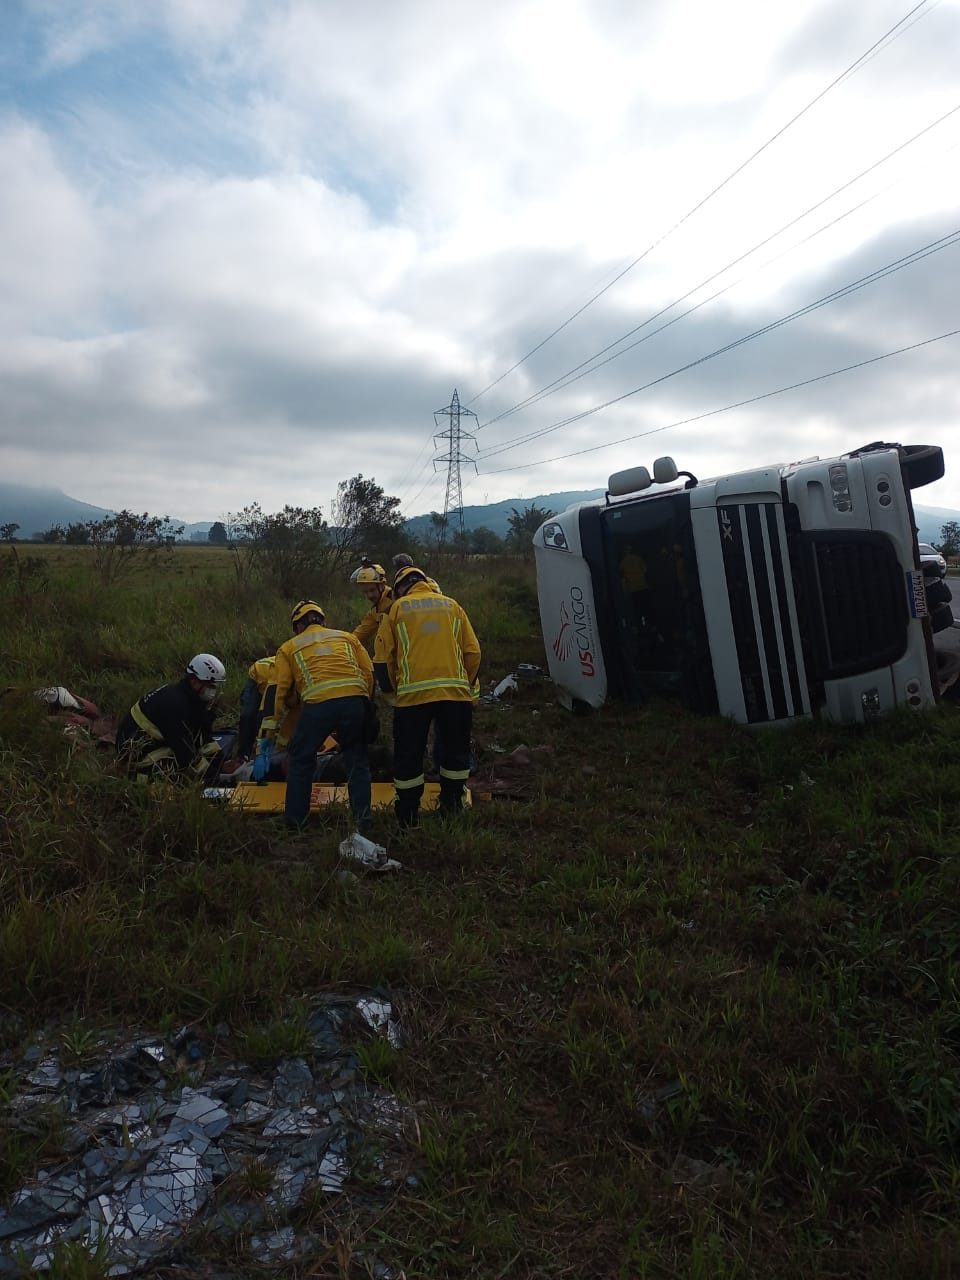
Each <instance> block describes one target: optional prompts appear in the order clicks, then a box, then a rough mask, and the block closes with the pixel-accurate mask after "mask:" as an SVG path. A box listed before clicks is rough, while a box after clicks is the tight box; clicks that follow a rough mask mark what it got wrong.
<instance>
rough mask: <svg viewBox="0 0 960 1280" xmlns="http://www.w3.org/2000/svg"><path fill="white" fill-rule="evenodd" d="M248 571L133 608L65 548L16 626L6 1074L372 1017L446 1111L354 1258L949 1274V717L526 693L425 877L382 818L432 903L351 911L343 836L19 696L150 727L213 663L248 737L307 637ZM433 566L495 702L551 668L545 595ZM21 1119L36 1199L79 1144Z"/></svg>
mask: <svg viewBox="0 0 960 1280" xmlns="http://www.w3.org/2000/svg"><path fill="white" fill-rule="evenodd" d="M228 554H229V553H224V552H210V551H207V550H206V549H204V550H203V551H202V552H201V553H192V554H191V553H190V552H189V551H185V553H184V559H183V562H182V563H181V564H180V565H179V566H178V567H176V568H175V569H174V570H173V571H171V572H170V573H168V574H167V575H166V576H165V577H163V578H161V579H160V580H157V581H149V582H148V581H138V580H131V581H129V582H128V583H127V584H125V585H123V584H122V585H121V586H119V587H115V588H114V589H112V590H107V591H104V590H101V589H98V587H97V585H96V584H95V583H94V581H93V580H92V575H90V574H89V573H88V572H87V570H86V567H85V566H84V565H83V564H82V563H81V562H80V559H79V558H75V559H73V560H71V559H70V557H69V550H68V549H62V550H60V553H59V557H60V558H58V559H57V560H55V561H54V560H52V561H51V563H50V566H49V578H50V585H49V588H48V590H47V591H45V592H44V593H42V594H37V595H36V596H34V597H32V598H31V599H29V600H27V601H26V602H25V604H24V607H23V608H22V609H16V608H8V609H7V610H6V611H5V612H4V613H2V614H0V644H2V647H3V653H4V655H5V659H6V667H7V671H8V679H9V682H10V683H12V684H15V685H16V686H17V692H14V693H11V694H8V695H6V696H4V697H2V698H0V737H2V747H0V794H2V796H3V806H2V812H0V1011H2V1012H0V1048H2V1052H3V1053H4V1054H5V1057H4V1058H3V1059H2V1060H0V1068H16V1066H17V1063H18V1062H19V1060H20V1055H21V1053H22V1051H23V1049H24V1047H25V1045H26V1044H27V1042H28V1041H31V1040H32V1039H33V1038H35V1037H36V1036H38V1035H39V1036H41V1037H45V1038H46V1040H47V1041H48V1042H50V1043H59V1044H60V1045H61V1046H64V1045H67V1046H72V1050H73V1052H75V1053H76V1054H80V1055H82V1054H84V1053H85V1052H88V1051H89V1050H90V1046H91V1045H92V1044H94V1043H95V1042H96V1041H97V1039H98V1037H99V1036H100V1033H101V1032H102V1033H103V1034H104V1035H105V1036H109V1035H110V1034H120V1033H121V1032H123V1031H129V1030H131V1029H134V1028H140V1027H158V1026H160V1027H171V1026H174V1025H181V1024H182V1023H184V1022H196V1023H198V1024H199V1025H203V1026H208V1027H213V1026H215V1025H217V1024H219V1023H223V1022H225V1023H227V1024H228V1026H229V1027H230V1030H231V1038H230V1045H229V1047H230V1051H232V1052H236V1053H237V1054H239V1055H241V1056H243V1055H244V1054H247V1055H248V1056H249V1058H250V1059H251V1060H255V1061H258V1062H259V1061H264V1062H266V1061H269V1060H270V1059H271V1057H272V1056H275V1057H280V1056H283V1054H284V1053H288V1052H298V1051H300V1050H301V1049H302V1048H303V1038H302V1026H301V1024H300V1023H299V1022H298V1016H299V1011H300V1010H302V1005H303V1000H304V998H305V997H307V998H308V997H309V996H310V995H311V994H313V993H315V992H317V991H319V990H327V989H331V988H339V989H361V988H364V987H367V986H370V985H374V984H382V985H385V986H387V987H389V988H390V989H391V991H392V993H393V995H394V998H395V999H396V1001H397V1003H398V1006H399V1010H400V1015H401V1019H402V1022H403V1025H404V1028H405V1031H406V1035H407V1039H406V1043H405V1045H404V1047H403V1048H401V1049H400V1050H397V1051H395V1050H388V1049H383V1048H381V1047H376V1046H374V1047H371V1046H370V1045H367V1046H365V1047H364V1050H363V1053H364V1055H365V1057H364V1063H365V1068H366V1069H367V1070H368V1071H369V1073H370V1074H371V1076H372V1077H373V1078H376V1079H383V1080H387V1081H389V1087H390V1088H391V1089H392V1090H394V1091H396V1092H397V1093H399V1094H401V1095H402V1096H404V1097H405V1098H406V1099H408V1100H409V1101H411V1102H414V1103H416V1105H417V1107H418V1114H419V1115H420V1117H421V1130H420V1140H419V1141H420V1166H419V1169H418V1182H417V1186H416V1187H413V1186H411V1187H410V1188H409V1189H408V1190H407V1191H406V1192H404V1193H403V1194H402V1195H400V1196H399V1197H398V1198H397V1199H396V1200H395V1201H393V1202H392V1203H391V1204H390V1206H389V1207H388V1208H386V1209H382V1208H381V1209H379V1210H376V1211H375V1210H373V1209H372V1208H371V1209H370V1211H369V1212H368V1213H364V1212H363V1211H359V1213H358V1214H355V1215H354V1216H353V1217H351V1220H350V1225H349V1232H350V1242H351V1247H352V1250H353V1254H352V1256H354V1257H360V1256H361V1255H362V1254H363V1253H364V1251H367V1252H368V1253H377V1254H378V1256H381V1257H384V1258H388V1259H389V1260H390V1262H391V1264H392V1265H393V1266H395V1267H396V1268H398V1269H399V1268H403V1269H404V1270H405V1272H406V1274H407V1275H408V1276H431V1277H432V1276H450V1277H457V1276H463V1277H467V1276H470V1277H478V1278H479V1277H484V1278H489V1277H493V1276H498V1275H502V1276H529V1277H533V1276H537V1277H554V1276H555V1277H558V1278H559V1277H561V1276H569V1275H578V1276H598V1277H599V1276H603V1277H623V1278H624V1280H632V1277H639V1276H655V1277H673V1276H680V1277H704V1278H707V1277H709V1278H710V1280H713V1278H714V1277H734V1276H737V1277H741V1276H743V1277H752V1276H764V1277H767V1276H769V1277H786V1276H823V1277H828V1276H829V1277H834V1276H835V1277H841V1276H843V1277H847V1276H863V1277H867V1276H871V1277H872V1276H875V1275H877V1274H881V1273H882V1274H886V1275H889V1276H908V1275H909V1276H912V1277H918V1276H943V1277H947V1276H949V1275H952V1274H956V1267H957V1266H958V1265H960V1263H958V1248H960V1234H958V1227H957V1223H958V1221H960V1212H958V1211H960V1085H958V1081H960V1072H958V1067H960V1062H958V1056H960V1004H958V989H957V983H958V976H960V918H958V914H957V910H956V904H957V901H958V891H960V883H958V878H960V857H958V855H960V834H958V813H960V772H958V770H957V768H956V761H957V758H958V749H960V721H958V719H957V713H956V710H955V709H954V708H952V707H949V706H945V707H944V708H942V709H941V710H940V711H939V712H938V713H937V714H933V715H926V716H919V717H918V716H902V717H894V718H891V719H889V720H887V721H885V722H883V723H882V724H880V725H878V726H876V727H875V728H873V729H871V730H869V731H858V730H852V729H831V728H829V727H825V726H822V725H818V724H811V725H808V726H801V727H800V728H798V729H797V730H795V731H792V732H789V733H785V734H775V735H774V734H768V735H752V734H748V733H746V732H744V731H741V730H739V729H735V728H733V727H731V726H730V725H728V724H726V723H723V722H720V721H711V720H704V719H699V720H698V719H694V718H692V717H690V716H688V715H687V714H686V713H684V712H683V711H682V710H680V709H678V708H676V707H673V706H670V705H666V704H664V705H656V706H654V705H651V706H648V707H644V708H623V707H619V708H618V707H613V706H611V707H608V708H605V709H604V710H603V712H601V713H599V714H597V715H596V716H593V717H590V718H586V719H579V718H578V719H576V720H574V719H571V718H569V717H568V716H567V715H566V714H565V713H563V712H562V711H561V710H560V709H559V708H558V707H557V706H555V705H554V704H553V702H552V701H551V700H550V698H549V691H548V689H547V688H546V686H544V687H542V688H541V687H538V686H530V687H524V688H522V689H521V690H520V691H519V693H518V694H516V695H515V696H514V698H513V700H512V701H504V702H503V703H501V704H494V705H487V706H484V705H482V706H481V707H480V708H479V709H478V713H477V718H476V737H477V742H478V747H479V750H480V756H481V764H487V763H489V762H490V761H492V760H493V759H494V757H495V756H496V755H497V754H498V751H497V750H496V749H495V746H494V744H496V746H497V747H498V748H499V747H503V748H505V749H507V750H509V749H511V748H512V747H514V746H516V745H518V744H519V743H521V742H525V743H527V744H528V745H530V746H538V745H549V746H551V747H552V748H553V751H552V752H545V753H540V754H539V755H536V756H535V760H537V761H539V762H540V763H539V764H535V765H534V766H533V767H532V772H533V774H534V778H533V783H532V785H530V786H529V787H528V788H527V789H526V794H525V798H524V799H522V800H493V801H487V802H481V801H478V802H477V804H476V806H475V808H474V810H473V812H472V813H471V814H470V815H469V816H468V817H466V818H465V820H464V821H463V822H462V823H459V824H454V825H452V826H451V825H444V824H441V823H440V822H436V823H432V822H429V821H426V822H425V824H424V827H423V830H422V832H420V833H419V835H418V837H417V839H416V840H414V841H406V842H404V843H403V844H402V845H399V844H398V845H396V846H394V844H393V838H394V832H393V829H392V827H391V825H390V823H389V821H388V820H386V819H383V820H381V825H380V828H379V831H378V835H379V837H380V838H381V839H383V840H384V841H385V842H386V843H388V844H389V845H390V846H391V852H392V853H393V854H394V855H395V856H397V857H399V858H400V859H401V860H402V861H403V862H404V864H405V869H404V872H403V873H401V874H400V875H398V876H396V877H394V878H386V877H385V878H381V879H370V880H365V881H362V882H360V883H359V884H358V883H356V882H352V883H351V882H346V883H344V882H343V881H342V880H341V878H340V877H339V876H338V864H337V852H336V850H337V845H338V843H339V841H340V839H341V838H342V837H343V835H344V834H345V832H346V825H345V824H346V822H347V818H346V816H345V814H343V813H340V812H338V813H335V814H332V815H329V816H327V817H325V818H324V819H322V820H319V819H318V820H317V821H315V822H314V823H313V824H312V825H311V827H310V828H309V829H308V831H307V833H305V834H304V835H300V836H297V837H295V838H290V837H288V836H287V835H286V834H285V833H284V832H283V831H282V830H281V829H279V828H278V826H277V825H276V824H275V823H273V822H272V821H271V820H270V819H257V818H255V817H247V816H244V815H241V814H238V813H236V812H235V811H233V810H231V809H229V808H221V807H218V806H214V805H209V804H206V803H204V802H203V801H202V800H201V799H200V798H199V797H198V795H197V794H196V793H195V792H191V791H189V790H187V791H184V790H178V789H168V788H162V787H161V788H142V787H137V786H133V785H131V784H129V783H127V782H126V781H125V780H123V779H121V778H120V777H118V776H116V775H115V774H114V772H113V771H112V769H111V759H110V755H109V753H103V754H101V753H99V752H97V751H95V750H94V749H92V748H84V747H82V746H81V745H79V744H78V741H77V740H76V739H70V738H67V737H65V736H64V735H63V734H62V732H61V729H60V725H59V724H58V723H56V722H50V721H48V720H47V719H46V717H45V716H44V715H43V714H42V711H41V709H40V708H39V706H38V704H37V702H36V701H35V699H33V698H32V696H31V694H30V692H29V691H30V690H31V689H32V688H33V687H35V686H38V685H46V684H53V683H60V684H65V685H67V686H68V687H71V688H73V689H74V691H75V692H77V693H80V694H84V695H85V696H88V697H91V698H93V699H94V700H96V701H98V702H100V703H101V704H102V705H103V706H104V708H105V709H108V710H113V711H117V712H120V711H122V710H124V709H125V707H126V706H127V705H129V702H130V701H132V699H133V697H134V696H136V695H137V694H138V693H140V692H142V691H143V690H144V689H146V688H148V687H150V686H152V685H154V684H157V683H160V682H162V681H163V680H166V679H170V678H173V677H174V676H175V675H176V674H177V672H178V671H179V669H180V667H181V665H182V663H183V662H184V661H186V659H187V658H188V657H189V656H190V655H191V654H192V653H193V652H194V651H195V650H198V649H210V650H212V651H213V652H215V653H218V654H221V655H222V656H223V657H224V660H225V661H226V663H227V665H228V670H229V673H230V678H229V685H228V697H227V707H226V708H225V712H226V713H227V714H229V713H230V712H232V711H233V710H235V708H234V707H233V706H231V699H235V696H236V694H237V692H238V691H239V688H240V685H241V684H242V680H243V678H244V673H245V668H246V665H247V664H248V663H249V662H250V661H251V660H252V659H253V658H255V657H258V656H260V653H261V652H262V651H263V650H264V649H265V648H268V647H270V646H272V645H273V644H275V643H277V642H279V641H280V640H282V639H283V638H285V636H286V635H287V629H286V625H285V619H286V614H287V610H288V607H289V602H287V601H284V600H281V599H279V598H276V597H274V596H272V595H271V594H270V593H269V592H261V593H258V594H251V593H244V594H238V591H237V588H236V585H235V583H234V582H233V580H232V578H231V574H230V572H229V561H228V560H225V561H223V562H222V563H220V562H219V557H224V556H227V555H228ZM430 567H431V569H432V570H433V572H434V573H435V575H436V576H437V577H438V578H439V580H440V582H441V585H442V586H443V587H444V588H445V589H447V590H449V591H450V592H451V593H452V594H454V595H455V596H457V598H458V599H460V600H461V602H462V603H463V604H464V606H465V607H466V608H467V610H468V612H469V613H470V615H471V617H472V619H473V621H474V623H475V625H476V628H477V631H478V633H479V635H480V639H481V643H482V644H483V646H484V653H485V657H484V669H483V678H484V681H485V682H487V681H490V680H492V679H496V678H499V677H500V676H501V675H503V674H504V673H505V672H506V671H509V670H510V669H511V668H512V666H513V665H514V664H515V663H516V662H518V661H532V662H542V661H543V649H542V643H541V641H540V639H539V633H538V628H537V625H536V618H535V613H534V604H535V593H534V585H533V576H532V570H531V568H530V566H529V565H524V564H522V563H517V562H496V563H493V564H491V563H489V562H485V561H481V562H475V563H467V564H464V565H461V564H458V563H456V562H449V563H448V562H440V563H439V564H434V565H432V566H430ZM323 603H324V605H325V607H326V608H327V610H328V616H329V618H330V620H331V621H333V622H335V623H342V624H344V625H350V624H352V623H353V622H354V621H355V620H356V619H357V618H358V617H359V616H360V614H361V612H362V610H363V607H364V606H363V602H362V600H360V599H359V594H358V593H354V592H353V591H351V589H350V588H349V587H348V586H346V585H345V586H344V587H343V589H342V590H341V591H338V592H335V593H334V594H333V595H332V596H331V598H330V599H329V600H325V601H324V602H323ZM5 1081H6V1084H5V1083H4V1082H5ZM13 1087H14V1081H13V1077H12V1076H10V1077H4V1076H3V1075H0V1098H2V1096H3V1093H2V1091H3V1089H7V1091H8V1092H9V1091H10V1090H11V1089H12V1088H13ZM3 1115H4V1121H5V1123H4V1128H3V1130H2V1132H0V1179H2V1187H3V1190H4V1191H6V1192H10V1191H12V1190H14V1189H15V1188H16V1187H17V1186H19V1185H21V1183H22V1181H23V1179H24V1178H25V1177H26V1176H28V1175H29V1174H30V1173H31V1172H32V1171H33V1170H35V1169H37V1168H39V1167H49V1165H50V1163H51V1162H52V1161H54V1160H55V1159H56V1153H57V1150H58V1146H57V1144H58V1141H59V1137H60V1134H59V1129H58V1124H57V1122H56V1117H52V1118H51V1121H50V1123H49V1125H48V1126H47V1128H46V1129H45V1130H44V1132H43V1133H34V1134H32V1135H24V1133H23V1132H21V1131H20V1130H19V1129H18V1128H17V1127H16V1126H15V1125H14V1124H13V1122H12V1118H11V1114H10V1113H9V1112H4V1113H3ZM311 1214H313V1217H311ZM304 1215H305V1216H304V1219H303V1221H302V1222H298V1225H302V1226H310V1225H311V1224H313V1225H314V1226H316V1225H317V1224H318V1223H320V1222H321V1221H324V1222H329V1221H330V1207H329V1205H326V1204H322V1203H320V1204H317V1205H316V1206H314V1208H313V1209H308V1210H304ZM343 1229H344V1230H346V1228H343ZM206 1247H207V1246H205V1245H203V1244H202V1242H201V1244H200V1245H198V1248H200V1250H201V1253H202V1252H203V1249H204V1248H206ZM218 1248H221V1249H222V1246H217V1245H216V1243H215V1242H211V1243H210V1244H209V1250H210V1252H209V1257H208V1261H209V1262H210V1265H211V1266H212V1267H214V1269H216V1266H217V1264H218V1259H219V1260H220V1261H222V1259H220V1255H218V1253H217V1249H218ZM231 1249H232V1252H231V1261H230V1266H231V1268H232V1269H233V1270H234V1271H235V1272H237V1273H238V1274H244V1273H245V1272H247V1271H249V1272H250V1274H254V1273H255V1271H256V1268H255V1266H254V1264H253V1262H252V1261H251V1260H250V1258H249V1256H248V1255H246V1254H245V1253H244V1244H243V1241H242V1239H241V1240H239V1241H238V1242H235V1244H234V1245H233V1246H231ZM347 1252H349V1251H347ZM345 1256H346V1253H344V1257H345ZM351 1265H353V1264H349V1263H348V1262H343V1263H342V1265H341V1269H340V1270H336V1269H329V1270H328V1271H326V1272H320V1271H318V1274H321V1273H322V1274H330V1275H348V1274H350V1275H360V1274H363V1272H362V1270H360V1269H358V1268H359V1267H360V1263H359V1262H357V1263H356V1265H355V1266H354V1269H353V1270H351V1269H350V1267H351ZM330 1266H331V1267H333V1264H332V1263H331V1264H330Z"/></svg>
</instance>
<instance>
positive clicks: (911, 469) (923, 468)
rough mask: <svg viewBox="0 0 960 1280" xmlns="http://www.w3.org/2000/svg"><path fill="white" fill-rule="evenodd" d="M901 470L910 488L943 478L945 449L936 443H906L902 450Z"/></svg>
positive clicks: (919, 486)
mask: <svg viewBox="0 0 960 1280" xmlns="http://www.w3.org/2000/svg"><path fill="white" fill-rule="evenodd" d="M900 470H901V471H902V472H903V479H904V483H905V484H906V486H907V488H908V489H920V488H921V487H922V486H923V485H925V484H933V482H934V480H942V479H943V450H942V449H941V448H940V447H939V445H935V444H905V445H904V446H903V447H902V448H901V450H900Z"/></svg>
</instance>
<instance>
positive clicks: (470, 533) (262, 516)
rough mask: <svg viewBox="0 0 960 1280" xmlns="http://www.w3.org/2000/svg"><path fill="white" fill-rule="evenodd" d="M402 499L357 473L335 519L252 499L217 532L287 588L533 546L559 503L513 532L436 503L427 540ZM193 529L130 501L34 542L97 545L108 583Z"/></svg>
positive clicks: (7, 529)
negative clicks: (359, 571) (397, 563)
mask: <svg viewBox="0 0 960 1280" xmlns="http://www.w3.org/2000/svg"><path fill="white" fill-rule="evenodd" d="M400 505H401V500H400V498H396V497H391V496H390V495H388V494H387V493H385V492H384V490H383V488H382V487H381V486H380V485H378V484H377V483H376V481H375V480H373V479H368V478H366V477H365V476H363V475H362V474H361V475H356V476H353V477H352V479H350V480H343V481H341V482H340V484H339V485H338V486H337V492H336V496H335V497H334V499H333V502H332V503H331V506H330V516H329V519H328V518H327V517H326V516H325V515H324V513H323V511H322V509H321V508H320V507H295V506H290V505H287V506H285V507H284V508H283V510H282V511H277V512H266V511H264V510H263V508H262V507H261V505H260V503H259V502H253V503H250V504H248V505H247V506H246V507H244V508H243V509H242V510H240V511H238V512H235V513H232V514H231V515H229V516H228V517H227V519H226V520H218V521H215V522H214V524H213V525H211V527H210V530H209V533H208V535H207V540H208V542H209V543H211V544H213V545H218V546H223V547H226V548H228V549H229V550H230V551H231V553H232V554H233V556H234V571H235V574H236V578H237V582H238V584H241V585H245V584H247V583H249V582H250V581H252V580H253V579H254V578H263V579H268V578H269V579H270V580H271V581H272V582H273V583H274V584H275V585H276V587H277V588H278V590H279V591H281V592H282V593H284V594H289V593H290V592H296V591H300V592H303V591H310V590H322V589H323V588H324V587H325V586H326V585H327V584H328V583H329V582H331V581H333V580H334V579H335V578H336V577H337V576H338V575H343V574H346V573H347V572H348V571H349V570H348V569H347V565H348V564H349V565H350V566H351V567H352V566H353V565H354V563H355V562H356V561H357V560H358V559H359V558H360V556H361V555H366V556H369V557H370V558H371V559H373V560H375V561H379V562H383V563H386V562H387V561H388V559H389V557H390V556H391V555H392V554H394V553H396V552H397V551H408V552H409V553H410V554H411V555H414V556H415V557H416V556H417V555H427V554H430V553H436V552H440V553H443V552H448V553H450V554H454V555H497V554H523V553H528V552H530V551H531V545H530V539H531V537H532V535H533V533H534V532H535V531H536V530H537V528H538V527H539V526H540V525H541V524H542V523H543V521H544V520H546V519H548V518H549V517H550V516H551V515H552V514H553V512H551V511H547V510H545V509H543V508H540V507H538V506H536V505H535V504H533V503H531V504H530V505H528V506H527V507H524V508H523V509H518V508H516V507H514V508H513V509H512V514H511V515H510V517H509V519H508V531H507V534H506V536H505V537H503V538H501V537H500V536H499V535H498V534H496V533H494V532H493V531H492V530H490V529H485V528H480V529H470V530H464V531H462V532H461V531H460V530H452V529H451V527H450V520H449V518H448V517H446V516H444V515H442V514H441V513H439V512H434V513H433V514H432V516H431V521H430V534H429V536H428V537H427V538H426V539H422V540H421V539H417V538H416V537H414V536H413V535H411V534H410V533H409V531H408V530H407V529H406V522H405V520H404V518H403V516H402V515H401V514H400ZM19 528H20V526H19V525H18V524H16V523H14V522H10V523H7V524H0V541H5V542H9V543H13V542H15V541H18V539H17V536H16V535H17V533H18V531H19ZM182 534H183V525H175V524H174V523H173V522H172V521H171V520H170V519H169V517H167V516H153V515H150V514H149V512H142V513H139V514H138V513H136V512H134V511H131V510H127V509H124V510H123V511H119V512H117V513H116V514H114V515H110V516H105V517H103V518H101V519H99V520H83V521H76V522H73V523H69V524H66V525H63V524H53V525H51V526H50V527H49V528H48V529H44V530H42V531H41V532H40V533H37V534H35V535H34V538H33V539H32V540H33V541H36V542H43V543H50V544H61V545H64V546H78V547H88V548H89V549H90V554H91V557H92V561H93V566H94V569H95V571H96V573H97V575H98V576H99V577H100V579H101V581H103V582H104V583H108V584H109V583H112V582H115V581H116V580H117V579H118V578H121V577H123V576H125V575H126V574H128V573H130V572H132V571H134V570H136V569H146V568H148V567H150V566H154V567H155V566H157V565H158V564H159V563H161V562H162V561H163V560H165V559H166V558H167V557H168V556H169V555H170V554H171V553H172V548H173V546H174V545H175V543H176V542H177V541H178V540H179V539H180V538H181V536H182Z"/></svg>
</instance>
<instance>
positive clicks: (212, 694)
mask: <svg viewBox="0 0 960 1280" xmlns="http://www.w3.org/2000/svg"><path fill="white" fill-rule="evenodd" d="M216 696H217V687H216V685H212V686H211V685H209V684H205V685H204V686H203V688H202V689H201V690H200V701H201V702H205V703H206V704H207V706H209V705H210V703H211V702H213V700H214V698H216Z"/></svg>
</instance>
